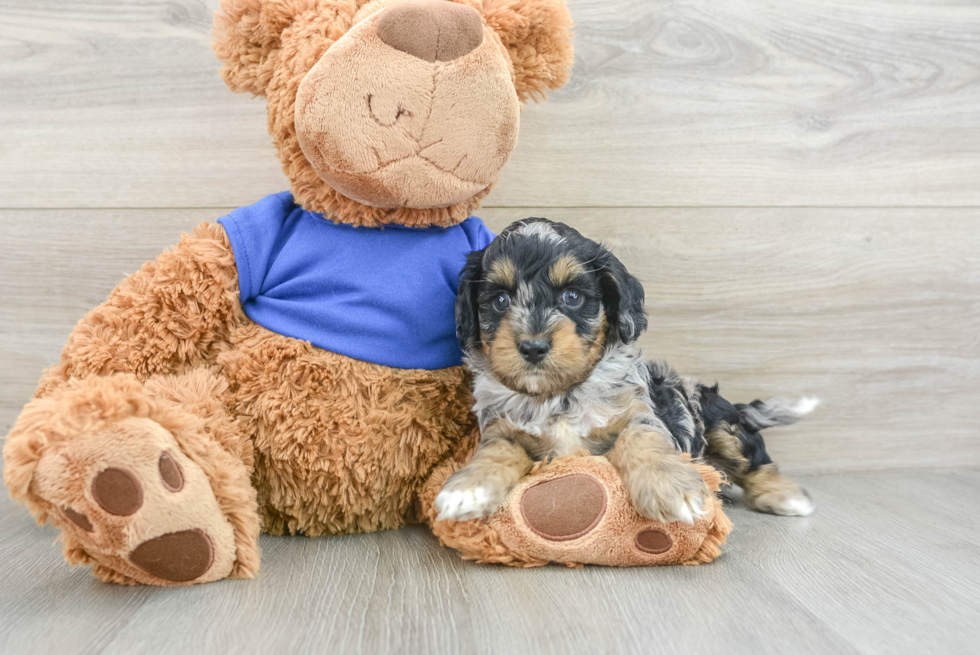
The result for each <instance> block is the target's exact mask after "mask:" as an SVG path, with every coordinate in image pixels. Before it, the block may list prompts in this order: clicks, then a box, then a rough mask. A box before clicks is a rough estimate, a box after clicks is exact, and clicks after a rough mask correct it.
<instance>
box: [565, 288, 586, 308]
mask: <svg viewBox="0 0 980 655" xmlns="http://www.w3.org/2000/svg"><path fill="white" fill-rule="evenodd" d="M583 302H585V298H583V297H582V294H581V293H579V292H578V291H576V290H575V289H566V290H565V293H563V294H561V304H563V305H565V307H568V308H569V309H578V308H579V307H581V306H582V303H583Z"/></svg>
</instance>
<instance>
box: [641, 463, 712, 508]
mask: <svg viewBox="0 0 980 655" xmlns="http://www.w3.org/2000/svg"><path fill="white" fill-rule="evenodd" d="M628 484H629V489H630V496H631V498H632V500H633V506H634V507H635V508H636V511H637V513H638V514H640V515H641V516H644V517H646V518H648V519H653V520H655V521H661V522H663V523H673V522H674V521H683V522H684V523H690V524H693V523H694V521H695V519H698V518H701V517H703V516H705V515H706V514H707V512H706V511H705V510H704V499H705V498H706V497H707V496H708V494H709V493H711V492H710V491H709V490H708V486H707V485H706V484H705V483H704V478H702V477H701V474H700V473H698V471H697V469H695V468H694V467H693V466H691V465H690V464H688V463H686V462H685V461H684V460H681V459H679V458H678V459H677V460H676V461H675V460H666V461H661V462H658V463H657V464H656V465H652V466H645V467H641V468H639V469H636V470H634V471H631V472H630V474H629V480H628Z"/></svg>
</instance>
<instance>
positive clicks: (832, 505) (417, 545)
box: [0, 470, 980, 655]
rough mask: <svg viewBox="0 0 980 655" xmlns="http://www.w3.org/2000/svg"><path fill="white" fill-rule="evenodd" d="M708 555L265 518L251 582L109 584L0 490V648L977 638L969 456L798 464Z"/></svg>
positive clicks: (502, 648)
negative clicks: (296, 526) (529, 557)
mask: <svg viewBox="0 0 980 655" xmlns="http://www.w3.org/2000/svg"><path fill="white" fill-rule="evenodd" d="M800 480H801V482H803V483H804V484H806V485H807V487H808V488H809V490H810V492H811V494H812V495H813V497H814V499H815V500H816V502H817V505H818V511H817V512H816V513H815V514H814V515H813V516H811V517H808V518H805V519H787V518H778V517H771V516H765V515H760V514H755V513H752V512H749V511H747V510H745V509H744V508H743V507H742V506H741V501H740V500H738V499H736V500H735V501H733V503H732V504H730V505H729V507H728V511H729V515H730V516H731V517H732V519H733V520H734V522H735V526H736V527H735V531H734V532H733V533H732V536H731V538H730V540H729V544H728V546H727V550H726V552H725V554H724V555H723V557H722V558H721V559H719V560H717V561H716V562H715V563H714V564H711V565H707V566H701V567H672V568H664V569H608V568H598V567H588V568H585V569H583V570H570V569H565V568H561V567H546V568H542V569H534V570H514V569H507V568H503V567H495V566H483V565H478V564H472V563H469V562H463V561H461V560H460V559H459V557H458V556H457V555H456V554H455V553H454V552H453V551H450V550H448V549H446V548H442V547H440V546H439V544H438V543H437V542H436V541H435V539H434V538H433V537H432V536H431V535H430V534H429V533H428V531H427V530H425V529H424V528H421V527H412V528H407V529H403V530H399V531H395V532H385V533H378V534H371V535H359V536H353V537H328V538H319V539H306V538H302V537H296V538H288V537H285V538H283V537H280V538H275V537H263V539H262V547H263V564H262V571H261V572H260V575H259V577H258V578H257V579H255V580H252V581H222V582H218V583H214V584H208V585H202V586H198V587H192V588H187V589H179V590H164V589H155V588H149V587H120V586H114V585H106V584H102V583H100V582H98V581H97V580H95V579H94V578H93V577H91V576H90V575H89V574H88V572H87V571H85V570H84V569H71V568H69V567H68V566H67V565H65V564H64V563H63V562H62V561H61V553H60V548H59V547H58V546H57V545H55V544H53V543H52V542H53V541H54V539H55V536H56V533H55V530H53V529H52V528H44V529H39V528H37V527H36V526H35V525H33V522H32V521H31V520H30V518H29V517H28V515H27V514H26V512H24V511H23V510H22V509H21V508H19V507H16V506H14V505H13V504H12V503H11V501H10V500H9V499H6V498H4V499H2V500H0V561H2V562H3V568H2V570H0V652H2V653H23V652H59V653H133V652H147V651H152V652H161V653H171V652H172V653H188V652H197V653H250V652H282V653H295V652H331V653H370V654H372V655H376V654H381V653H424V654H427V655H428V654H437V653H524V652H528V653H530V652H534V653H556V654H559V655H570V654H572V653H648V654H652V653H664V654H669V655H677V654H678V653H719V654H720V653H726V654H729V655H740V654H742V653H746V654H752V655H758V654H759V653H827V654H841V653H863V654H870V653H882V654H898V653H917V654H920V655H921V654H925V653H945V654H960V653H962V654H963V655H967V654H972V653H975V652H976V644H977V643H978V639H980V549H978V546H977V544H978V542H980V519H978V513H977V512H976V507H977V505H978V503H980V472H978V471H970V470H958V471H929V472H921V471H920V472H910V471H890V472H884V471H883V472H869V473H851V474H848V475H810V476H801V477H800Z"/></svg>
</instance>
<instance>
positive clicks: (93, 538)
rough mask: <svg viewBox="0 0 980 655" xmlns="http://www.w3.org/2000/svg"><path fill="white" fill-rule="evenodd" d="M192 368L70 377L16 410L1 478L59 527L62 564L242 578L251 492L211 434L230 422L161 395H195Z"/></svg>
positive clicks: (250, 564)
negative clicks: (159, 377)
mask: <svg viewBox="0 0 980 655" xmlns="http://www.w3.org/2000/svg"><path fill="white" fill-rule="evenodd" d="M203 375H204V374H195V375H189V376H184V377H182V378H170V379H168V380H165V381H163V382H160V381H157V382H154V383H153V384H152V385H151V384H148V385H147V386H146V388H143V386H142V385H141V384H140V383H138V382H137V381H136V380H135V379H133V378H131V377H130V376H122V377H115V376H113V377H107V378H101V379H100V378H90V379H87V380H83V381H71V382H70V383H68V384H67V385H66V388H65V389H64V390H61V391H59V392H58V393H56V394H54V395H53V396H52V397H49V398H40V399H35V400H34V401H32V402H31V404H29V405H28V406H27V408H25V410H24V412H23V413H22V415H21V418H20V419H19V420H18V424H17V425H16V426H15V429H14V431H13V432H12V433H11V435H10V437H9V439H8V443H7V446H6V447H5V449H4V455H5V460H6V461H5V478H6V482H7V484H8V486H9V487H10V491H11V495H12V496H13V497H14V498H16V499H18V500H21V501H22V502H25V504H27V505H28V507H30V508H31V509H32V510H33V511H34V513H35V514H36V515H37V516H38V518H39V519H40V520H42V521H43V520H45V519H47V518H50V519H51V520H52V522H53V523H54V524H55V525H56V526H57V527H58V528H59V529H60V530H61V531H62V542H63V545H64V551H65V557H66V559H67V560H68V561H69V562H70V563H72V564H90V565H92V566H93V572H94V573H95V575H96V576H97V577H99V578H101V579H103V580H106V581H111V582H119V583H125V584H135V583H142V584H151V585H185V584H194V583H199V582H210V581H213V580H218V579H221V578H226V577H252V575H254V572H255V571H256V570H257V569H258V513H257V510H256V507H255V492H254V490H253V489H252V487H251V485H250V483H249V478H248V471H247V469H246V467H245V465H244V464H243V463H242V462H241V460H239V459H237V458H235V457H234V456H233V455H232V454H230V453H229V452H227V451H226V450H225V449H224V448H222V447H221V446H220V445H219V444H218V443H217V442H216V440H215V435H216V434H218V433H221V431H222V430H224V431H227V430H228V426H229V425H230V424H228V423H227V422H224V423H222V421H223V418H222V417H221V416H220V415H214V416H207V415H206V416H201V414H198V413H193V412H190V411H187V409H185V408H186V407H188V406H182V405H180V404H176V403H172V402H170V401H169V400H163V398H161V396H164V395H165V394H164V390H165V388H166V387H167V386H168V385H169V386H170V387H173V388H174V389H182V390H184V393H185V395H189V394H191V393H192V392H193V391H194V390H195V389H201V390H207V387H206V385H205V384H204V382H208V380H204V379H203ZM198 378H202V379H198ZM149 390H152V392H153V393H152V394H149V393H147V391H149ZM196 409H198V410H200V408H196ZM201 413H204V412H203V411H202V412H201Z"/></svg>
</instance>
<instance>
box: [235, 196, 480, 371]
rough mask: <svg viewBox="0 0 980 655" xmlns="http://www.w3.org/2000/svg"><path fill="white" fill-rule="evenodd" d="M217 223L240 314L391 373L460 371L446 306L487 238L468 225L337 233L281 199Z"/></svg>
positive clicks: (472, 222)
mask: <svg viewBox="0 0 980 655" xmlns="http://www.w3.org/2000/svg"><path fill="white" fill-rule="evenodd" d="M218 222H219V223H220V224H221V225H222V226H223V227H224V228H225V232H227V234H228V238H229V240H230V241H231V247H232V249H233V250H234V253H235V264H236V265H237V266H238V286H239V291H240V292H241V302H242V307H243V308H244V310H245V314H246V315H247V316H248V317H249V318H250V319H252V320H253V321H255V322H256V323H258V324H259V325H261V326H263V327H265V328H268V329H269V330H272V331H273V332H278V333H279V334H284V335H286V336H288V337H294V338H296V339H303V340H305V341H309V342H310V343H312V344H313V345H315V346H317V347H319V348H323V349H325V350H329V351H331V352H335V353H339V354H341V355H346V356H348V357H353V358H354V359H360V360H363V361H367V362H373V363H375V364H383V365H385V366H392V367H395V368H423V369H437V368H445V367H447V366H457V365H459V364H461V363H462V352H461V351H460V349H459V343H458V342H457V340H456V323H455V319H454V316H453V307H454V304H455V302H456V288H457V286H458V284H459V272H460V271H461V270H462V268H463V265H464V264H465V262H466V255H467V254H468V253H470V252H472V251H474V250H481V249H483V248H485V247H486V246H487V244H489V243H490V241H491V240H492V239H493V236H494V235H493V234H492V233H491V232H490V231H489V230H488V229H487V227H486V226H485V225H484V224H483V222H482V221H481V220H480V219H478V218H475V217H470V218H467V219H466V220H465V221H463V222H462V223H461V224H459V225H456V226H453V227H448V228H443V227H429V228H409V227H402V226H397V225H389V226H385V227H384V228H365V227H353V226H351V225H338V224H337V223H332V222H330V221H328V220H326V219H324V218H323V216H322V215H321V214H316V213H313V212H309V211H306V210H305V209H303V208H302V207H300V206H299V205H297V204H296V203H295V202H294V201H293V196H292V194H291V193H289V192H288V191H287V192H283V193H277V194H275V195H271V196H268V197H266V198H263V199H262V200H260V201H259V202H257V203H255V204H254V205H251V206H249V207H242V208H240V209H236V210H235V211H233V212H232V213H231V214H229V215H228V216H225V217H224V218H221V219H219V220H218Z"/></svg>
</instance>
